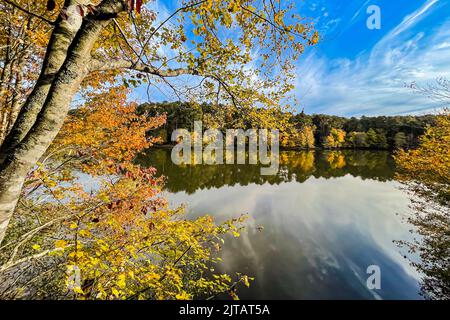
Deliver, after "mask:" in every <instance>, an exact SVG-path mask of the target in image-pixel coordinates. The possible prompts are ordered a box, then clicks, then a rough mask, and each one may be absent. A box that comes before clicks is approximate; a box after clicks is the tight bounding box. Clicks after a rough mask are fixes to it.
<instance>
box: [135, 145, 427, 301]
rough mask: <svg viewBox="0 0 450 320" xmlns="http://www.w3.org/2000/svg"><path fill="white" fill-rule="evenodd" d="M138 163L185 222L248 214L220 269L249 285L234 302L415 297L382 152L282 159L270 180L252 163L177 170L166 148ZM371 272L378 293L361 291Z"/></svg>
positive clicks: (399, 200) (399, 206)
mask: <svg viewBox="0 0 450 320" xmlns="http://www.w3.org/2000/svg"><path fill="white" fill-rule="evenodd" d="M140 161H141V162H142V163H143V164H145V165H151V166H154V167H156V168H157V169H158V171H159V173H161V174H163V175H164V176H166V177H167V183H166V193H167V196H168V198H169V200H170V203H171V205H173V206H176V205H179V204H187V206H188V207H187V208H188V212H189V214H190V215H192V216H196V215H204V214H210V215H213V216H215V217H216V219H217V220H218V221H221V220H225V219H229V218H231V217H236V216H239V215H240V214H242V213H245V214H248V215H249V219H248V228H247V230H246V231H244V232H243V233H242V234H241V237H239V238H229V239H227V240H226V242H225V244H224V248H223V253H222V258H223V261H224V262H223V263H222V264H221V265H220V269H221V271H225V272H228V273H229V274H234V273H235V272H242V273H245V274H248V275H250V276H253V277H255V281H253V282H252V284H251V286H250V288H248V289H247V288H241V289H240V290H239V292H238V293H239V296H240V298H241V299H246V298H248V299H420V298H421V296H420V295H419V280H420V276H419V275H418V274H417V273H416V272H415V270H414V269H413V268H412V267H411V266H410V263H409V260H407V259H405V257H404V255H405V254H406V253H405V250H404V249H401V248H399V247H398V246H397V245H396V244H395V243H393V241H398V240H411V239H412V237H413V235H412V234H411V233H410V232H409V230H410V229H411V226H410V225H408V223H406V222H405V217H406V215H408V214H409V213H410V211H409V208H408V204H409V200H408V197H407V195H406V194H405V193H404V192H403V191H401V190H400V189H399V184H398V183H396V182H395V181H394V180H393V176H394V173H395V168H394V163H393V160H392V158H391V156H390V155H389V153H387V152H373V151H344V152H337V151H332V152H331V151H330V152H293V151H287V152H281V154H280V163H281V165H280V171H279V174H278V175H276V176H261V175H260V170H259V169H260V168H259V167H258V166H254V165H214V166H207V165H195V166H176V165H174V164H173V163H172V162H171V159H170V150H166V149H154V150H151V151H148V152H147V153H146V154H145V155H144V156H143V157H142V159H140ZM259 226H263V227H264V229H263V230H262V231H260V228H259ZM408 258H410V259H411V257H410V256H408ZM412 259H413V257H412ZM370 265H378V266H379V267H380V268H381V289H380V290H369V289H368V288H367V286H366V279H367V277H368V276H369V275H368V274H367V273H366V270H367V267H368V266H370Z"/></svg>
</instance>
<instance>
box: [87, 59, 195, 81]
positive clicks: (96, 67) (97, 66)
mask: <svg viewBox="0 0 450 320" xmlns="http://www.w3.org/2000/svg"><path fill="white" fill-rule="evenodd" d="M116 69H129V70H135V71H139V72H143V73H148V74H152V75H155V76H158V77H178V76H181V75H194V76H197V75H200V73H199V72H198V71H197V70H195V69H191V68H176V69H165V70H162V69H159V68H156V67H153V66H150V65H148V64H143V63H137V64H134V63H133V62H131V61H127V60H112V61H101V60H97V59H93V60H92V62H91V66H90V68H89V70H90V71H91V72H92V71H108V70H116Z"/></svg>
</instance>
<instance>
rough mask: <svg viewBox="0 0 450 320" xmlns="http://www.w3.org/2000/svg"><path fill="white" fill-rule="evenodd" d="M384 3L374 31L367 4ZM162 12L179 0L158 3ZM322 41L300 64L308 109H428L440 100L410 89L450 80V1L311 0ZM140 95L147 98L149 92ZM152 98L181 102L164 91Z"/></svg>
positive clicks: (299, 83)
mask: <svg viewBox="0 0 450 320" xmlns="http://www.w3.org/2000/svg"><path fill="white" fill-rule="evenodd" d="M370 5H377V6H379V7H380V9H381V29H380V30H369V29H368V28H367V26H366V20H367V18H368V17H369V14H367V12H366V10H367V8H368V7H369V6H370ZM152 6H153V7H154V8H155V9H156V10H157V11H158V12H159V13H160V16H161V17H162V16H165V15H167V14H168V13H169V12H171V11H172V10H173V8H174V7H175V6H176V1H174V2H170V1H160V0H159V1H157V2H156V3H154V4H153V5H152ZM297 7H298V10H299V13H300V14H301V15H303V16H307V17H311V18H312V19H313V21H314V24H315V27H316V29H317V30H318V31H319V33H320V35H321V37H322V40H321V41H320V43H319V44H318V45H316V46H314V47H312V48H308V49H307V50H306V52H305V54H304V55H303V56H301V57H300V59H299V60H298V62H297V65H296V74H297V80H296V89H295V95H296V96H297V98H298V99H299V101H300V106H298V109H299V110H300V109H301V108H304V109H305V112H306V113H327V114H336V115H342V116H361V115H396V114H425V113H429V112H434V111H436V110H437V109H438V108H439V107H441V105H439V104H438V103H436V102H433V101H430V100H428V99H427V98H425V97H422V96H420V95H417V94H416V93H414V92H412V91H411V90H410V89H408V88H405V86H404V84H405V83H410V82H412V81H416V82H418V83H428V82H431V81H433V80H434V79H435V78H437V77H440V76H445V77H448V78H450V0H352V1H349V0H315V1H312V0H305V1H302V2H300V3H298V5H297ZM135 95H136V98H138V99H139V100H147V97H146V96H145V97H144V93H143V90H139V89H138V90H137V92H136V94H135ZM152 99H154V100H175V97H171V96H170V94H168V93H166V94H163V93H162V92H159V93H155V94H154V95H153V96H152Z"/></svg>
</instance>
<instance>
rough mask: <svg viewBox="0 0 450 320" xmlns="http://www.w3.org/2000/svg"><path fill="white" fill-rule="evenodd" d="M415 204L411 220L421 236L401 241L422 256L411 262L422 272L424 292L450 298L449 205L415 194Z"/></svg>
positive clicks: (430, 296) (416, 231)
mask: <svg viewBox="0 0 450 320" xmlns="http://www.w3.org/2000/svg"><path fill="white" fill-rule="evenodd" d="M409 187H411V185H409ZM410 191H411V189H410ZM411 207H412V209H413V215H412V216H411V217H409V218H408V223H410V224H411V225H413V226H414V227H415V230H414V233H415V234H416V235H417V237H415V239H414V240H413V241H411V242H405V241H398V242H397V243H398V244H399V245H400V246H401V247H404V248H407V249H408V251H409V252H410V253H411V254H413V255H416V256H418V258H419V259H418V261H414V260H412V259H410V263H411V265H412V266H413V267H414V268H416V269H417V271H419V272H420V273H421V274H422V279H421V283H420V285H421V294H422V295H423V296H424V297H425V298H426V299H444V300H447V299H450V210H449V207H448V206H445V205H440V204H438V203H436V202H434V201H433V200H432V199H430V198H429V197H425V198H424V197H414V198H413V200H412V206H411Z"/></svg>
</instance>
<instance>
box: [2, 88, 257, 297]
mask: <svg viewBox="0 0 450 320" xmlns="http://www.w3.org/2000/svg"><path fill="white" fill-rule="evenodd" d="M127 92H128V90H127V89H126V88H124V87H123V86H119V87H113V88H111V89H110V90H109V92H107V93H100V94H94V93H91V94H90V97H88V98H87V100H86V103H85V105H84V106H82V107H80V108H78V109H77V110H73V112H72V114H71V115H70V116H69V118H68V119H67V121H66V123H65V125H64V127H63V129H62V130H61V132H60V134H59V135H58V137H57V139H56V140H55V142H54V143H53V145H52V146H51V147H50V148H49V150H48V152H47V154H46V156H45V157H44V159H43V161H41V162H40V163H38V165H36V167H35V168H34V169H33V171H32V172H30V174H29V176H28V178H27V180H26V183H25V188H24V190H23V193H22V197H21V202H20V206H19V209H18V210H19V212H20V215H17V219H15V220H14V221H13V222H12V226H11V228H10V229H9V230H10V232H9V233H8V235H7V238H6V241H5V242H4V245H3V247H2V248H1V249H2V251H1V252H2V254H1V256H0V257H1V259H2V262H3V266H1V267H0V271H1V277H2V279H3V280H4V281H2V285H1V286H0V287H1V290H0V292H2V297H5V298H77V299H192V298H201V297H203V298H207V297H210V296H215V295H217V294H221V293H227V292H228V293H229V294H231V295H232V296H233V297H235V296H236V293H235V292H234V291H233V290H234V289H230V288H235V287H236V286H235V285H234V284H235V283H236V282H238V283H239V282H242V283H244V284H246V285H248V284H249V283H248V282H249V278H248V277H247V276H244V275H238V276H236V278H235V279H232V278H231V277H230V276H229V275H225V274H216V273H215V272H214V264H215V263H217V262H219V261H220V259H219V257H218V255H217V254H218V252H219V251H220V247H221V245H222V241H223V236H224V235H225V234H226V233H232V234H233V235H234V236H239V229H240V228H241V227H242V222H243V220H244V218H243V217H239V218H237V219H234V220H232V221H227V222H225V223H223V224H221V225H216V224H215V223H214V221H213V219H212V218H211V217H210V216H204V217H200V218H197V219H188V218H187V217H185V215H184V208H183V207H180V208H173V209H172V208H169V206H168V204H167V201H166V200H165V199H164V197H163V196H162V195H161V189H162V186H163V178H162V177H157V173H156V171H155V169H153V168H143V167H140V166H138V165H135V164H134V163H133V160H134V158H135V157H136V155H137V154H138V153H139V152H140V151H142V150H143V149H145V148H147V147H149V146H151V145H152V143H153V142H154V139H153V138H151V132H152V130H154V129H155V128H157V127H159V126H160V125H161V124H163V123H164V120H165V117H164V116H159V117H147V116H146V115H137V114H136V104H135V103H130V102H128V101H127ZM30 267H31V269H30ZM23 270H27V272H23ZM13 279H14V280H13ZM233 285H234V286H233Z"/></svg>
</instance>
